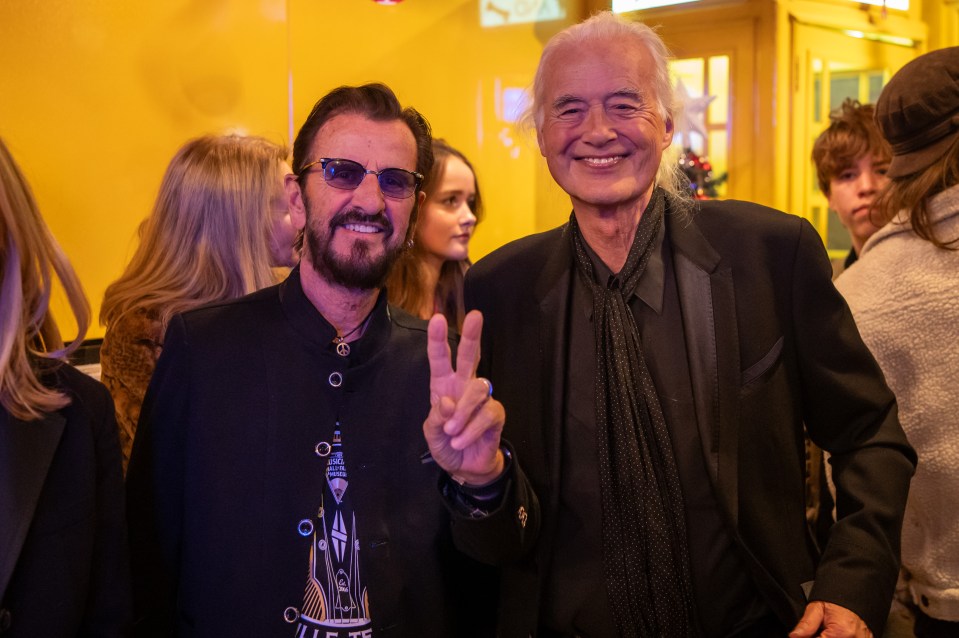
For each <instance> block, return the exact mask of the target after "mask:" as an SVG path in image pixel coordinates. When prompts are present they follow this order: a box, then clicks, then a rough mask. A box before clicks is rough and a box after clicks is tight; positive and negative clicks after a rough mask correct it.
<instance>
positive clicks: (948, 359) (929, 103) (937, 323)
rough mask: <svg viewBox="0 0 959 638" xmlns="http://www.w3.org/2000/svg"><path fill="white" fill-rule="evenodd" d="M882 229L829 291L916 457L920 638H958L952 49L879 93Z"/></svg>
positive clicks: (911, 509)
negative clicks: (879, 373) (891, 397)
mask: <svg viewBox="0 0 959 638" xmlns="http://www.w3.org/2000/svg"><path fill="white" fill-rule="evenodd" d="M876 120H877V123H878V125H879V129H880V130H881V131H882V134H883V135H884V136H885V138H886V139H887V140H888V141H889V143H890V144H891V146H892V153H893V156H892V162H891V163H890V164H889V171H888V172H887V176H888V177H889V178H890V183H889V187H888V189H887V190H886V191H885V192H884V193H883V194H882V195H881V196H880V198H879V202H878V207H879V211H880V214H881V216H882V218H883V219H886V220H889V223H888V224H886V225H885V226H884V227H882V228H881V229H879V230H878V231H877V232H876V233H875V234H874V235H873V236H872V237H870V238H869V240H868V241H867V242H866V243H865V245H864V246H863V249H862V255H861V259H860V260H859V262H858V263H856V265H855V266H853V267H852V268H850V269H849V270H847V271H846V272H844V273H843V274H842V275H841V276H840V277H839V279H838V280H837V281H836V286H837V288H839V290H840V292H842V293H843V295H844V296H845V297H846V300H847V302H848V303H849V307H850V309H851V310H852V312H853V315H854V317H855V320H856V323H857V324H858V326H859V330H860V332H861V333H862V336H863V339H864V340H865V342H866V344H867V345H868V346H869V347H870V349H871V350H872V352H873V354H874V355H875V356H876V359H877V360H878V361H879V365H880V366H881V367H882V370H883V373H884V374H885V376H886V380H887V381H888V383H889V385H890V387H891V388H892V389H893V391H894V392H895V394H896V397H897V398H898V400H899V416H900V420H901V422H902V426H903V428H904V429H905V431H906V434H907V436H908V437H909V441H910V442H911V443H912V445H913V446H915V448H916V451H917V453H918V455H919V465H918V467H917V469H916V475H915V477H914V478H913V480H912V488H911V490H910V493H909V500H908V502H907V506H906V515H905V522H904V524H903V532H902V574H901V576H902V578H901V584H902V590H903V591H902V593H903V594H905V596H906V598H907V601H908V602H910V603H912V604H913V605H914V606H915V607H914V611H915V614H916V627H915V632H916V636H919V637H920V638H925V637H938V636H959V490H957V486H959V430H957V428H956V416H955V413H956V409H957V406H959V386H957V384H956V374H957V371H959V339H957V338H956V330H957V326H959V47H951V48H947V49H940V50H937V51H932V52H930V53H927V54H925V55H922V56H920V57H918V58H916V59H915V60H913V61H912V62H910V63H909V64H907V65H905V66H904V67H903V68H902V69H901V70H900V71H899V72H898V73H896V75H894V76H893V78H892V79H891V80H890V81H889V84H888V85H887V86H886V87H885V88H884V89H883V91H882V94H881V95H880V96H879V101H878V102H877V104H876Z"/></svg>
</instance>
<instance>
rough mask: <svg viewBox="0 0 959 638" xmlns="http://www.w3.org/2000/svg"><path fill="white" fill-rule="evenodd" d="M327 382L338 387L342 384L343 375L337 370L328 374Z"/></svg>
mask: <svg viewBox="0 0 959 638" xmlns="http://www.w3.org/2000/svg"><path fill="white" fill-rule="evenodd" d="M329 382H330V385H331V386H333V387H334V388H338V387H340V386H341V385H343V375H342V374H340V373H339V372H333V373H331V374H330V378H329Z"/></svg>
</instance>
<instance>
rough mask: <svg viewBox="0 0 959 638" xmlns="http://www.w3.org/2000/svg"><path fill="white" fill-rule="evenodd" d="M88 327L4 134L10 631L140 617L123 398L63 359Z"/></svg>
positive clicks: (5, 607)
mask: <svg viewBox="0 0 959 638" xmlns="http://www.w3.org/2000/svg"><path fill="white" fill-rule="evenodd" d="M54 278H56V279H57V280H59V282H60V284H61V285H62V289H63V291H64V292H65V296H66V299H67V300H68V302H69V305H70V308H71V310H72V311H73V315H74V317H75V318H76V323H77V326H78V334H77V337H76V338H75V339H74V340H73V341H72V342H71V343H70V345H68V346H66V347H64V345H63V341H62V339H61V337H60V332H59V330H58V329H57V325H56V323H54V321H53V317H52V316H51V315H50V308H49V302H50V295H51V287H52V285H53V281H54ZM89 323H90V307H89V306H88V304H87V300H86V298H85V297H84V294H83V290H82V288H81V286H80V282H79V280H78V279H77V276H76V274H75V273H74V271H73V269H72V268H71V267H70V264H69V262H68V261H67V259H66V257H65V256H64V254H63V252H62V251H61V250H60V247H59V246H58V245H57V243H56V241H55V240H54V239H53V236H52V235H51V234H50V231H49V230H48V229H47V227H46V224H44V222H43V219H42V218H41V217H40V213H39V211H38V209H37V205H36V202H35V200H34V198H33V195H32V193H31V190H30V187H29V186H28V184H27V182H26V180H25V178H24V176H23V174H22V173H21V172H20V170H19V168H18V167H17V165H16V163H15V162H14V161H13V158H12V157H11V155H10V152H9V151H8V150H7V147H6V145H5V144H4V142H3V140H2V139H0V633H6V632H7V631H10V632H11V635H16V636H52V637H66V636H81V635H82V636H93V635H96V636H120V635H123V632H124V627H125V626H126V625H127V623H128V622H129V620H130V613H131V612H130V600H129V588H130V582H129V576H128V554H127V548H126V537H125V532H124V529H125V528H124V515H123V484H122V475H121V470H120V447H119V445H118V443H117V430H116V424H115V421H114V415H113V403H112V402H111V401H110V395H109V394H108V393H107V391H106V389H105V388H104V387H103V386H102V385H100V384H99V383H97V382H96V381H94V380H93V379H91V378H89V377H87V376H86V375H84V374H82V373H80V372H78V371H77V370H75V369H74V368H72V367H70V366H69V365H67V364H66V363H65V362H64V361H65V357H66V356H67V355H68V354H69V353H70V352H72V351H73V350H75V349H76V348H77V347H78V346H79V345H80V342H81V340H82V338H83V335H84V334H85V333H86V329H87V326H88V325H89Z"/></svg>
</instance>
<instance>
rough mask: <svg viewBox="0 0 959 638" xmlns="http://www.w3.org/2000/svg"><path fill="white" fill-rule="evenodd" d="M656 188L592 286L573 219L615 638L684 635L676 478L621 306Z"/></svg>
mask: <svg viewBox="0 0 959 638" xmlns="http://www.w3.org/2000/svg"><path fill="white" fill-rule="evenodd" d="M665 206H666V199H665V193H664V192H663V191H662V190H661V189H659V188H656V189H655V190H654V191H653V195H652V197H651V198H650V202H649V205H648V206H647V207H646V210H645V211H644V212H643V215H642V217H641V218H640V221H639V225H638V227H637V228H636V237H635V238H634V239H633V244H632V246H631V247H630V249H629V255H628V256H627V258H626V263H625V265H624V266H623V269H622V270H621V271H620V272H619V274H618V275H616V276H614V277H611V278H610V281H609V282H608V283H607V284H606V285H601V284H597V283H596V281H595V277H594V274H593V264H592V262H591V261H590V258H589V255H587V253H586V249H585V246H584V244H583V237H582V234H581V232H580V229H579V225H578V224H577V222H576V216H575V214H574V215H572V216H571V217H570V222H569V227H570V235H571V238H572V242H573V249H574V253H575V256H576V266H577V270H578V272H579V273H580V275H581V276H582V277H583V279H584V280H585V281H586V282H587V284H588V285H589V287H590V289H591V290H592V293H593V320H594V326H595V334H596V425H597V433H598V437H599V471H600V491H601V493H602V506H603V521H602V524H603V565H604V568H605V573H606V590H607V593H608V595H609V601H610V605H611V607H612V610H613V616H614V618H615V621H616V625H617V627H618V629H619V634H620V636H623V637H624V638H626V637H632V636H649V637H654V636H655V637H657V638H660V637H668V636H676V637H683V638H685V637H687V636H691V635H694V627H695V620H694V616H693V614H694V611H693V600H692V584H691V579H690V571H689V548H688V547H687V540H686V519H685V511H684V507H683V495H682V490H681V488H680V483H679V472H678V470H677V468H676V459H675V457H674V456H673V448H672V444H671V442H670V439H669V431H668V430H667V428H666V421H665V419H664V418H663V412H662V408H661V407H660V405H659V397H658V396H657V394H656V388H655V387H654V386H653V380H652V377H651V376H650V374H649V370H648V369H647V367H646V361H645V360H644V358H643V350H642V344H641V343H640V336H639V330H638V329H637V327H636V321H635V319H634V318H633V314H632V312H631V311H630V309H629V306H628V303H627V301H628V299H629V298H630V296H631V295H632V294H633V291H634V290H635V289H636V285H637V284H638V283H639V280H640V278H641V277H642V275H643V271H644V270H645V269H646V264H648V263H649V258H650V256H651V254H652V252H653V250H654V248H655V241H654V239H655V238H656V234H657V232H658V230H659V227H660V224H661V223H662V219H663V214H664V211H665Z"/></svg>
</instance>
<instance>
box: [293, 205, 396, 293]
mask: <svg viewBox="0 0 959 638" xmlns="http://www.w3.org/2000/svg"><path fill="white" fill-rule="evenodd" d="M303 204H304V206H305V207H306V210H307V220H306V229H305V230H304V233H305V238H306V246H307V250H309V252H310V263H311V264H312V266H313V270H314V271H316V274H318V275H319V276H320V277H322V278H323V279H325V280H327V281H329V282H330V283H333V284H336V285H339V286H343V287H344V288H349V289H352V290H375V289H379V288H382V287H383V286H384V285H386V278H387V276H388V275H389V274H390V269H392V268H393V264H395V263H396V260H397V259H399V257H400V255H401V254H402V252H403V244H402V243H400V244H398V245H396V246H392V247H391V246H389V245H388V244H387V246H386V250H385V252H384V253H383V255H382V256H380V257H377V258H374V257H372V256H371V255H370V249H369V247H368V246H367V245H366V244H364V243H362V242H355V243H354V244H353V247H352V248H351V249H350V254H349V256H348V257H345V258H344V257H341V256H340V255H337V254H336V253H335V252H333V248H332V243H333V242H332V241H331V239H332V237H333V233H334V232H335V228H336V227H337V226H339V225H341V224H342V223H344V222H345V221H346V220H353V221H362V220H368V219H370V216H369V215H363V214H360V213H357V212H355V211H352V210H350V211H345V212H342V213H338V214H337V215H334V216H333V218H332V219H331V220H330V221H329V224H328V226H327V229H326V230H327V232H326V234H325V235H323V236H321V234H320V233H318V232H316V229H314V227H313V225H312V224H311V223H310V220H311V218H312V214H310V212H309V211H310V203H309V201H307V200H306V197H305V195H304V201H303ZM378 221H379V222H380V223H381V224H383V225H384V227H385V228H386V241H387V242H388V241H389V239H390V238H391V237H392V236H393V227H392V225H391V224H390V222H389V220H388V219H385V218H382V217H381V218H380V219H379V220H378Z"/></svg>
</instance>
